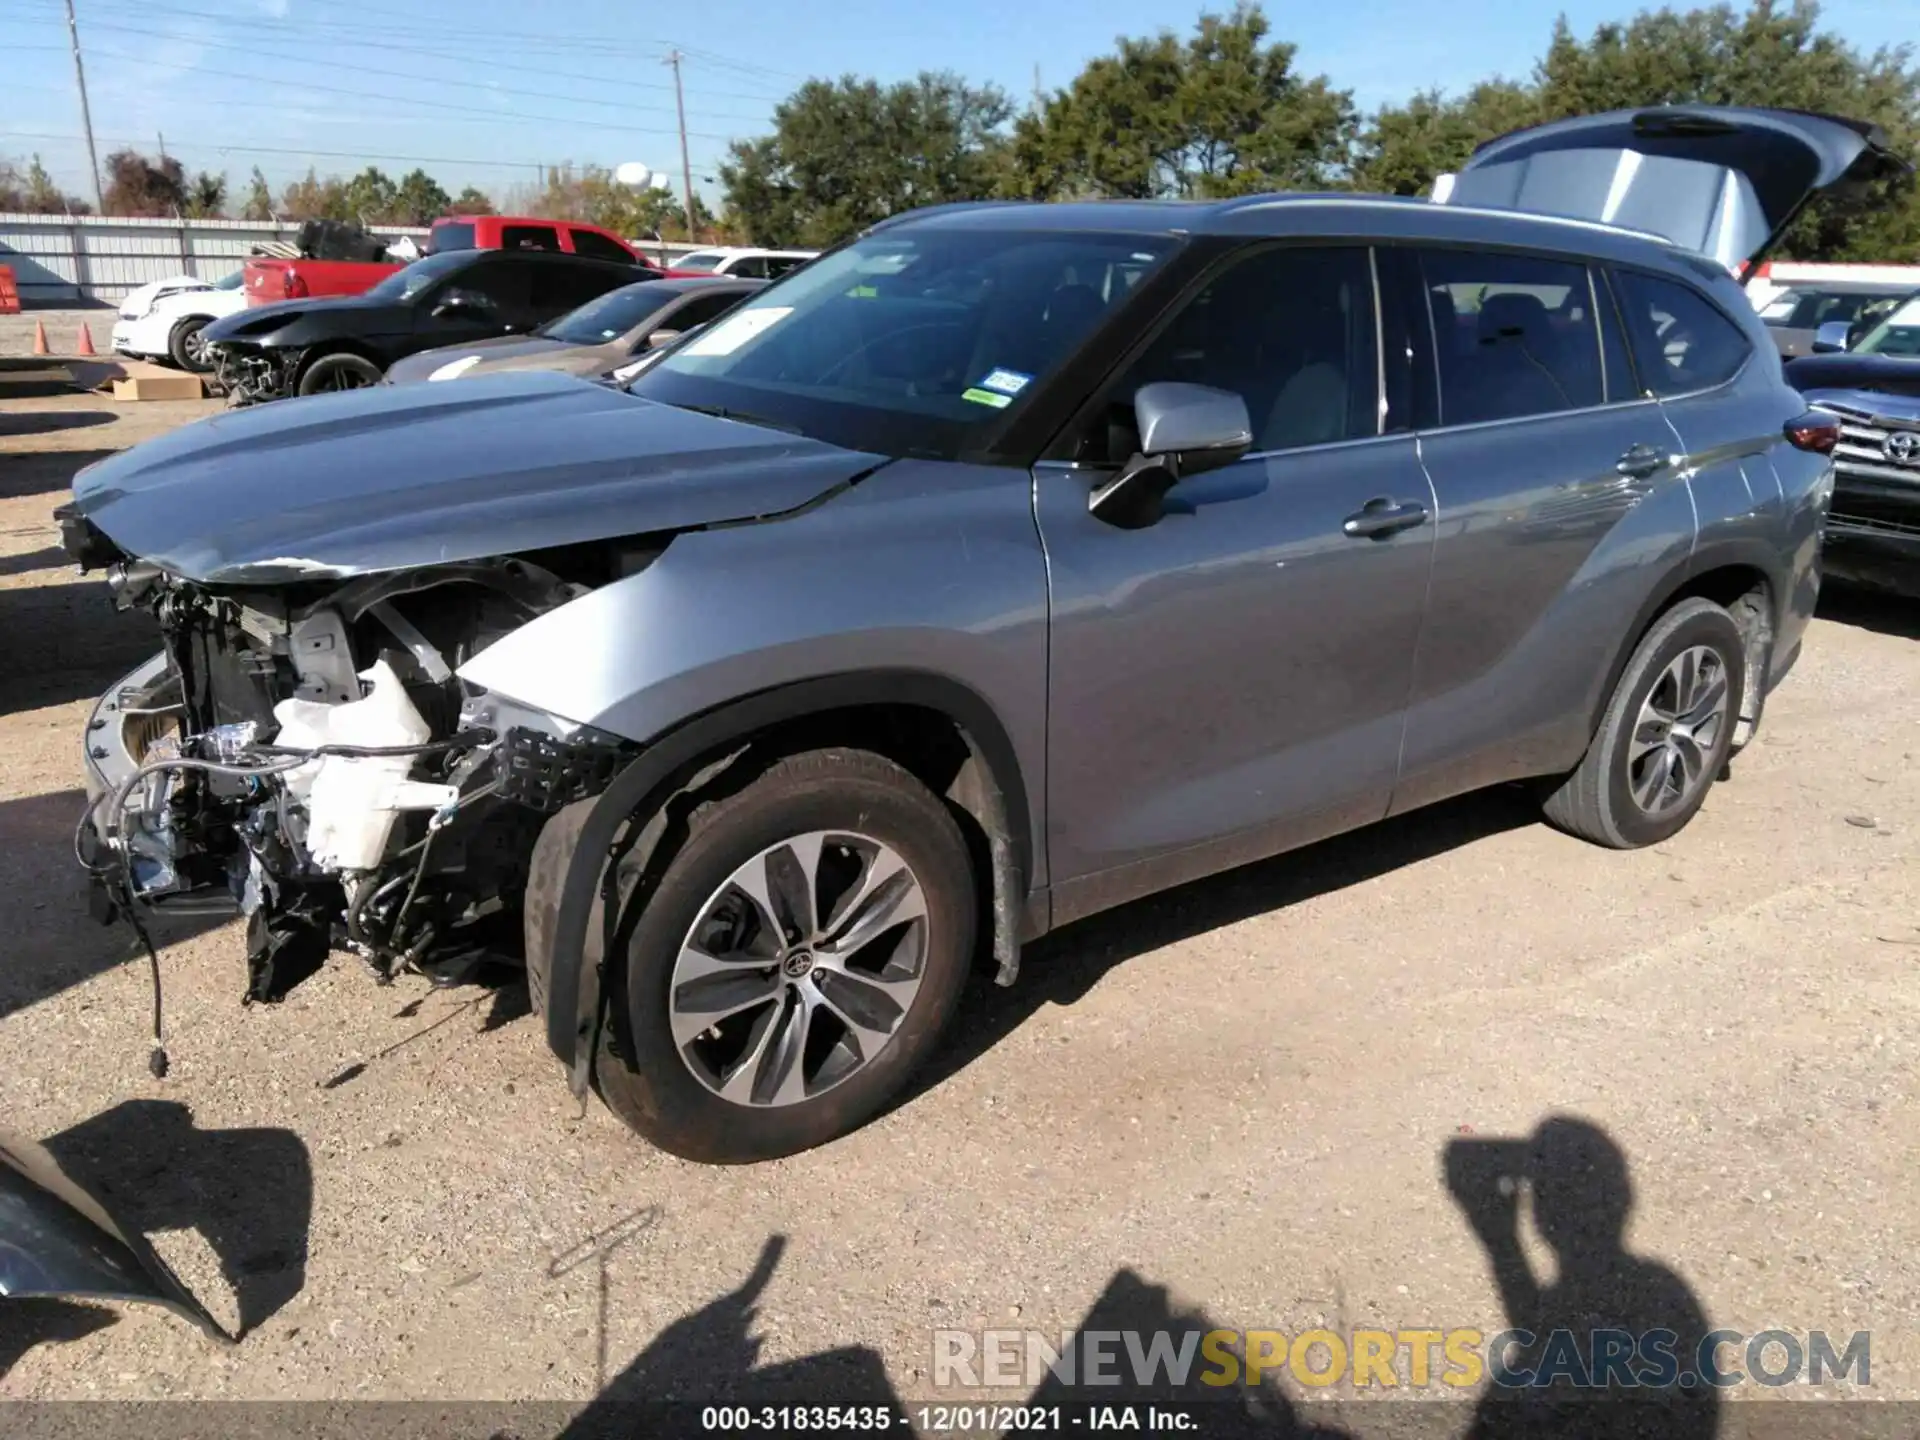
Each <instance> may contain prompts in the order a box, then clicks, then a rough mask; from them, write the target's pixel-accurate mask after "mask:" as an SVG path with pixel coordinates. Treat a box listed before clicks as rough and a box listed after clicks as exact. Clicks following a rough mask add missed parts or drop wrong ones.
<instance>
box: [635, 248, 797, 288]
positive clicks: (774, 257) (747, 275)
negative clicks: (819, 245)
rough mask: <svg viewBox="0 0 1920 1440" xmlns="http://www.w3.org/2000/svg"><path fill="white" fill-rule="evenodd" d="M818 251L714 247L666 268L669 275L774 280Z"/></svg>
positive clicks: (676, 261)
mask: <svg viewBox="0 0 1920 1440" xmlns="http://www.w3.org/2000/svg"><path fill="white" fill-rule="evenodd" d="M819 253H820V252H819V251H818V250H756V249H752V248H749V247H747V246H714V247H713V248H712V249H709V250H694V251H690V252H689V253H687V254H685V255H682V256H680V257H679V258H677V259H675V260H673V261H671V262H669V263H668V265H667V273H668V274H669V275H738V276H740V277H742V278H743V279H748V280H778V279H779V278H780V277H781V276H782V275H784V274H786V273H787V272H788V271H789V270H797V269H798V268H799V267H800V266H802V265H804V264H806V263H807V261H809V260H811V259H813V258H814V257H815V256H817V255H818V254H819Z"/></svg>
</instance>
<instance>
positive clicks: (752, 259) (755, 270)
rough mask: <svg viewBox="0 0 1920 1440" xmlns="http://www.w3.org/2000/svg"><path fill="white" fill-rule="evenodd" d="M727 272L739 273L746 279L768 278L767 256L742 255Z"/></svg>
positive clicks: (731, 273)
mask: <svg viewBox="0 0 1920 1440" xmlns="http://www.w3.org/2000/svg"><path fill="white" fill-rule="evenodd" d="M727 274H729V275H738V276H740V277H741V278H742V279H745V280H764V279H766V278H767V257H766V256H764V255H742V256H741V257H740V258H739V259H738V260H736V261H734V262H733V264H732V265H730V266H728V267H727Z"/></svg>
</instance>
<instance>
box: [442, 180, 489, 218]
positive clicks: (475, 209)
mask: <svg viewBox="0 0 1920 1440" xmlns="http://www.w3.org/2000/svg"><path fill="white" fill-rule="evenodd" d="M447 213H448V214H450V215H491V214H493V197H492V196H491V195H489V194H487V192H486V191H484V190H482V189H479V188H478V187H476V186H473V185H468V186H465V187H464V188H462V190H461V191H460V193H459V194H458V195H456V196H454V197H453V199H452V200H451V201H450V202H449V203H448V205H447Z"/></svg>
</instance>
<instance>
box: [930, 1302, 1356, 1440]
mask: <svg viewBox="0 0 1920 1440" xmlns="http://www.w3.org/2000/svg"><path fill="white" fill-rule="evenodd" d="M1225 1328H1226V1327H1224V1326H1222V1325H1220V1324H1219V1323H1218V1322H1216V1321H1214V1320H1211V1319H1209V1318H1208V1317H1207V1316H1206V1314H1205V1313H1204V1312H1201V1311H1197V1310H1182V1309H1177V1308H1176V1307H1175V1306H1174V1304H1173V1302H1172V1298H1171V1297H1170V1295H1169V1294H1168V1292H1167V1289H1166V1287H1165V1286H1162V1285H1154V1284H1151V1283H1149V1282H1148V1281H1147V1280H1145V1279H1143V1278H1142V1277H1141V1276H1140V1275H1139V1274H1137V1273H1136V1272H1134V1271H1133V1270H1129V1269H1122V1270H1118V1271H1116V1272H1115V1273H1114V1276H1113V1278H1112V1279H1111V1280H1109V1281H1108V1282H1107V1288H1106V1289H1105V1290H1103V1291H1102V1292H1101V1293H1100V1296H1099V1298H1098V1299H1097V1300H1095V1301H1094V1302H1093V1305H1092V1306H1091V1308H1089V1309H1088V1311H1087V1313H1086V1314H1085V1316H1083V1317H1082V1318H1081V1321H1080V1324H1079V1326H1078V1328H1077V1329H1076V1331H1075V1332H1074V1335H1073V1339H1072V1341H1071V1345H1072V1355H1073V1367H1072V1368H1071V1369H1067V1368H1066V1367H1065V1366H1063V1367H1062V1368H1061V1369H1060V1370H1057V1371H1051V1372H1050V1373H1048V1374H1047V1376H1046V1377H1045V1378H1044V1379H1042V1380H1041V1381H1040V1383H1039V1385H1038V1386H1036V1387H1035V1388H1034V1389H1033V1391H1032V1393H1031V1394H1029V1395H1027V1396H1026V1397H1025V1398H1024V1400H1022V1401H1020V1402H1019V1403H1022V1404H1025V1405H1028V1406H1032V1407H1035V1408H1040V1409H1046V1408H1051V1407H1052V1406H1055V1405H1059V1406H1070V1405H1088V1404H1091V1405H1103V1406H1130V1407H1133V1408H1134V1410H1135V1411H1136V1413H1143V1412H1144V1411H1145V1409H1146V1408H1147V1407H1149V1406H1154V1407H1164V1408H1165V1409H1167V1410H1180V1411H1184V1412H1186V1413H1187V1414H1190V1415H1192V1416H1194V1417H1195V1418H1196V1420H1197V1422H1198V1423H1197V1429H1198V1433H1200V1434H1203V1435H1206V1436H1208V1437H1209V1440H1215V1437H1219V1440H1242V1437H1244V1440H1255V1437H1259V1440H1350V1437H1349V1435H1348V1432H1347V1431H1345V1430H1343V1429H1341V1428H1338V1427H1335V1426H1330V1425H1327V1424H1324V1423H1322V1421H1320V1420H1318V1419H1316V1418H1315V1417H1314V1416H1313V1413H1312V1412H1313V1410H1314V1408H1315V1407H1314V1406H1311V1405H1295V1404H1294V1403H1293V1401H1291V1400H1290V1399H1289V1398H1288V1397H1287V1396H1286V1394H1285V1393H1284V1392H1283V1391H1281V1390H1280V1389H1279V1388H1278V1387H1277V1386H1275V1385H1274V1384H1272V1383H1271V1381H1270V1380H1269V1379H1268V1378H1267V1377H1266V1376H1264V1375H1261V1376H1253V1377H1251V1383H1249V1376H1248V1373H1247V1371H1246V1370H1245V1369H1244V1368H1242V1367H1243V1366H1244V1361H1245V1358H1246V1357H1244V1356H1241V1355H1236V1356H1235V1360H1234V1365H1235V1368H1234V1370H1233V1371H1232V1373H1231V1374H1230V1375H1229V1374H1228V1373H1227V1372H1226V1371H1225V1369H1224V1368H1223V1367H1222V1366H1221V1365H1220V1364H1218V1363H1215V1362H1214V1360H1213V1357H1212V1356H1209V1355H1208V1354H1207V1353H1206V1352H1204V1351H1203V1350H1202V1349H1201V1344H1202V1340H1203V1339H1204V1337H1205V1336H1206V1335H1207V1334H1208V1332H1210V1331H1215V1330H1222V1329H1225ZM1128 1335H1132V1336H1133V1337H1135V1338H1134V1340H1133V1343H1132V1345H1129V1343H1128V1340H1127V1337H1128ZM1162 1335H1164V1336H1165V1337H1166V1341H1165V1342H1163V1347H1164V1345H1169V1344H1170V1346H1171V1350H1170V1351H1169V1350H1167V1349H1165V1348H1163V1349H1162V1351H1161V1355H1162V1356H1164V1357H1165V1361H1166V1362H1167V1363H1158V1361H1157V1358H1156V1356H1155V1353H1154V1349H1153V1346H1154V1343H1155V1340H1156V1337H1159V1336H1162ZM1090 1341H1097V1342H1098V1346H1099V1349H1100V1350H1101V1351H1102V1352H1103V1354H1104V1358H1103V1359H1100V1360H1098V1361H1096V1362H1094V1363H1096V1364H1097V1366H1098V1369H1099V1370H1100V1371H1101V1372H1102V1373H1103V1374H1104V1375H1106V1376H1107V1377H1110V1379H1111V1380H1112V1382H1113V1383H1105V1384H1100V1383H1094V1379H1095V1377H1094V1376H1093V1375H1091V1374H1089V1372H1088V1368H1087V1367H1088V1364H1089V1358H1090V1357H1089V1348H1090V1347H1089V1342H1090ZM1135 1347H1137V1348H1138V1351H1139V1353H1138V1354H1135V1353H1134V1349H1135ZM1183 1353H1184V1354H1186V1355H1187V1356H1188V1357H1189V1358H1188V1360H1187V1361H1186V1363H1185V1364H1184V1367H1183V1368H1182V1369H1181V1370H1180V1373H1176V1366H1175V1364H1174V1363H1173V1362H1174V1361H1175V1360H1176V1359H1177V1357H1179V1356H1180V1355H1181V1354H1183ZM937 1356H938V1351H937V1349H936V1359H935V1363H934V1371H935V1373H934V1377H933V1378H934V1381H935V1383H936V1384H938V1383H939V1382H940V1379H941V1376H940V1374H939V1360H938V1358H937ZM1143 1358H1144V1359H1145V1360H1146V1362H1147V1364H1148V1365H1149V1366H1151V1367H1152V1368H1151V1369H1149V1370H1147V1372H1146V1374H1145V1375H1144V1376H1143V1375H1142V1373H1141V1371H1142V1369H1143V1368H1144V1367H1142V1366H1141V1364H1140V1361H1141V1360H1142V1359H1143ZM1208 1375H1212V1376H1213V1377H1214V1379H1215V1380H1216V1381H1219V1380H1222V1379H1225V1380H1226V1382H1227V1383H1214V1384H1209V1383H1207V1380H1206V1379H1205V1378H1203V1377H1206V1376H1208ZM1011 1398H1012V1397H1009V1399H1011ZM1329 1409H1330V1407H1329ZM1142 1424H1143V1425H1144V1424H1145V1421H1144V1420H1143V1421H1142Z"/></svg>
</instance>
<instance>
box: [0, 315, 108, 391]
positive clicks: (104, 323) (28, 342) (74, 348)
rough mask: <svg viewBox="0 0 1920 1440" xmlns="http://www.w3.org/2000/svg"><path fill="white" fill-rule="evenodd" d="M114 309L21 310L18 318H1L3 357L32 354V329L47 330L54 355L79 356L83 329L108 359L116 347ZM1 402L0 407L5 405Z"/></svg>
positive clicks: (49, 348)
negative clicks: (43, 327)
mask: <svg viewBox="0 0 1920 1440" xmlns="http://www.w3.org/2000/svg"><path fill="white" fill-rule="evenodd" d="M113 321H114V311H113V307H112V306H109V305H100V306H95V307H92V308H89V309H85V310H22V311H21V312H20V313H19V314H18V315H0V356H7V355H31V354H33V327H34V325H35V324H40V325H44V326H46V327H47V349H48V350H49V351H50V352H51V353H52V354H54V355H77V354H79V353H80V327H81V326H82V325H85V326H86V327H87V329H88V331H89V333H91V334H92V336H93V348H94V350H95V351H96V352H97V353H98V354H100V355H101V356H103V357H104V356H106V355H107V354H108V352H109V351H110V350H111V348H112V344H113ZM4 403H5V401H4V399H0V404H4Z"/></svg>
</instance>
